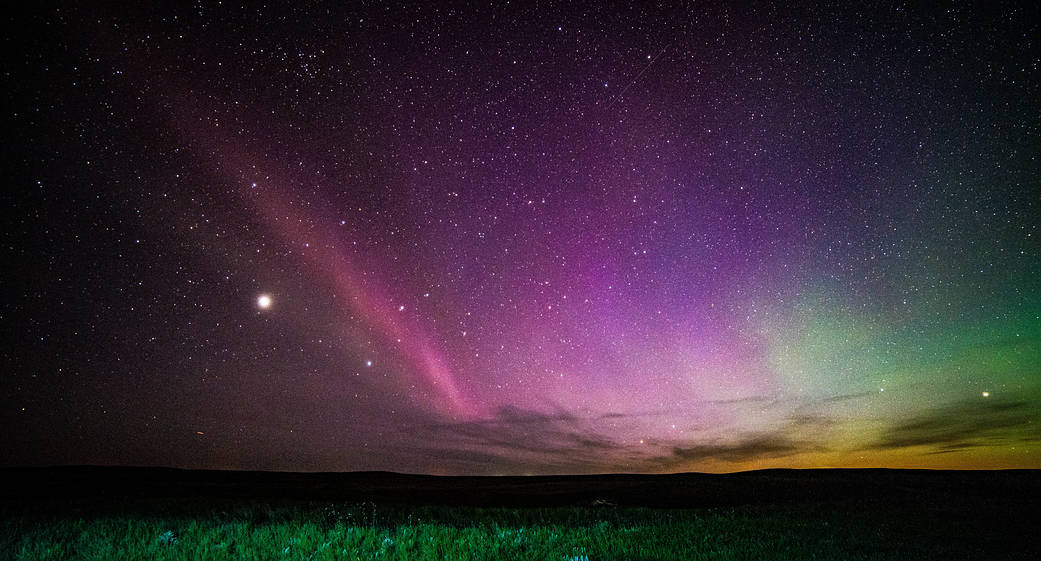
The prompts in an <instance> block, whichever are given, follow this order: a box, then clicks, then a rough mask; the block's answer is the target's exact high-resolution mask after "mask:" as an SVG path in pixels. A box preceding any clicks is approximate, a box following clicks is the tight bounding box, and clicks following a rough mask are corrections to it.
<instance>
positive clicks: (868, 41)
mask: <svg viewBox="0 0 1041 561" xmlns="http://www.w3.org/2000/svg"><path fill="white" fill-rule="evenodd" d="M1026 6H1027V5H1026V4H1023V5H1017V4H1006V5H1002V6H998V7H993V8H982V7H971V8H970V7H945V8H917V7H914V6H908V5H895V6H881V7H864V8H860V7H851V6H848V5H846V4H845V3H836V4H832V5H813V6H810V5H799V6H794V7H790V6H785V7H781V6H774V5H770V4H761V5H756V6H755V7H723V6H721V7H717V8H714V7H703V6H687V5H680V6H673V7H668V8H667V7H662V6H658V7H653V8H652V7H649V6H643V5H642V4H640V3H638V4H637V5H636V6H632V7H628V8H624V7H606V6H604V7H599V8H597V7H585V6H570V7H564V6H542V7H527V8H525V7H502V8H496V9H481V10H475V9H473V8H472V7H470V8H466V9H463V8H453V7H450V6H449V5H440V6H439V5H433V4H432V5H429V6H427V5H412V6H389V5H371V6H370V5H359V6H354V7H343V6H335V7H334V6H330V7H328V8H326V7H316V6H310V7H308V8H306V9H304V8H287V9H272V8H252V7H249V8H244V7H237V6H231V5H226V4H225V3H220V2H217V3H208V2H200V3H195V4H193V5H191V6H188V5H184V6H159V5H155V6H151V5H150V6H142V7H139V8H132V9H129V10H125V11H119V12H114V11H107V10H105V9H86V8H56V9H46V10H44V9H42V8H41V9H40V10H39V11H38V12H37V13H36V14H34V15H33V16H31V17H29V18H26V19H25V20H23V21H13V20H9V21H8V25H9V26H11V30H10V33H6V34H5V37H6V39H5V43H6V46H7V51H8V52H9V53H11V55H10V56H9V57H6V59H7V60H5V62H4V63H3V64H4V69H5V71H4V75H5V78H6V80H5V82H6V83H7V85H8V86H7V88H6V89H7V90H8V91H9V94H10V95H9V98H10V100H9V102H8V104H7V105H6V109H5V112H6V119H7V121H8V123H9V126H8V127H7V130H8V142H7V143H5V144H6V146H5V148H4V163H5V166H4V167H5V169H8V170H10V172H9V173H8V174H7V183H8V189H7V190H6V191H7V193H8V195H6V196H5V201H6V202H7V205H6V206H7V208H8V212H10V213H11V214H10V218H9V219H8V220H6V222H5V227H4V243H3V252H4V256H5V262H6V263H9V264H10V265H9V268H7V269H8V270H7V272H5V274H4V275H3V276H2V278H0V282H2V283H3V293H4V294H5V299H4V301H3V303H2V304H0V313H2V317H3V322H2V323H3V324H4V330H5V335H4V339H5V341H7V342H8V344H7V345H5V346H6V349H5V350H4V351H3V356H4V362H5V365H6V366H5V372H4V375H3V378H2V379H3V390H4V391H3V397H2V398H0V405H2V409H0V418H2V419H3V423H4V426H5V427H7V429H6V430H5V431H4V435H3V437H2V439H3V441H2V442H3V444H2V447H3V449H5V450H9V451H10V453H9V454H4V456H5V457H6V458H7V459H6V460H5V462H6V463H7V464H10V465H20V464H30V465H38V464H63V463H74V464H84V463H87V464H130V465H168V466H179V467H200V468H224V469H277V470H304V471H309V470H326V471H337V470H370V469H383V470H395V471H410V472H425V473H451V474H497V473H592V472H616V471H639V472H663V471H690V470H702V471H734V470H740V469H751V468H760V467H865V466H881V467H939V468H944V467H950V468H994V467H1035V468H1036V467H1039V466H1041V444H1039V442H1041V432H1039V426H1038V424H1037V419H1039V418H1041V408H1039V406H1038V403H1039V401H1038V398H1039V397H1041V351H1039V349H1041V283H1039V282H1038V279H1039V278H1041V244H1039V237H1041V229H1039V224H1041V208H1039V205H1041V199H1039V197H1038V192H1039V189H1038V187H1039V184H1041V173H1039V172H1041V162H1039V160H1038V157H1039V149H1041V143H1039V134H1041V119H1039V115H1041V103H1039V100H1041V80H1039V78H1041V76H1039V68H1038V65H1039V62H1041V48H1039V47H1038V43H1037V42H1038V32H1039V29H1038V24H1037V22H1039V21H1041V17H1039V14H1038V13H1036V12H1037V10H1036V8H1028V7H1026ZM16 27H17V28H16Z"/></svg>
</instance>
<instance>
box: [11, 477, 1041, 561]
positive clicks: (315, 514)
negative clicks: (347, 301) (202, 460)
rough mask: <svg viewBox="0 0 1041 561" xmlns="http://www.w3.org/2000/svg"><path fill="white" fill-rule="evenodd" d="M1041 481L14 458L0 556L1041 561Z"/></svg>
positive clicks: (38, 557)
mask: <svg viewBox="0 0 1041 561" xmlns="http://www.w3.org/2000/svg"><path fill="white" fill-rule="evenodd" d="M1039 490H1041V472H928V471H900V470H881V471H879V470H874V471H873V470H810V471H791V470H788V471H784V470H781V471H763V472H746V473H744V474H733V475H719V476H716V475H706V474H680V475H673V476H639V475H637V476H588V477H583V476H575V477H571V476H564V477H547V478H434V477H427V476H406V475H400V474H386V473H367V474H365V473H362V474H274V473H263V472H254V473H250V472H191V471H176V470H155V469H122V468H121V469H109V468H82V469H81V468H57V469H53V470H48V469H42V470H40V469H36V470H7V471H5V472H3V473H2V474H0V560H6V559H25V560H36V559H39V560H65V559H96V560H133V559H143V560H145V559H147V560H151V559H156V560H196V559H221V560H224V559H226V560H232V559H234V560H266V559H271V560H279V561H289V560H294V561H295V560H332V559H337V560H362V559H364V560H398V559H401V560H405V559H408V560H418V561H423V560H445V559H447V560H460V561H462V560H466V561H469V560H485V559H487V560H492V559H536V560H543V559H545V560H553V561H608V560H618V561H623V560H626V561H647V560H652V559H653V560H686V559H714V560H729V559H748V560H751V559H778V560H780V559H785V560H788V559H836V560H847V559H849V560H855V559H878V560H914V559H930V560H932V559H935V560H945V561H946V560H955V559H964V560H977V559H1030V560H1033V559H1038V558H1041V556H1039V554H1041V532H1038V527H1039V526H1038V524H1037V519H1038V514H1039V513H1038V511H1039V506H1041V492H1039ZM482 505H483V506H482ZM492 505H494V506H492ZM695 507H696V508H695Z"/></svg>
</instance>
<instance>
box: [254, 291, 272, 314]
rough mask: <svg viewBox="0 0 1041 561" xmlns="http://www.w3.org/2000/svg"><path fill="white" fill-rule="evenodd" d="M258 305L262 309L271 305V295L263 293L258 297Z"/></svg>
mask: <svg viewBox="0 0 1041 561" xmlns="http://www.w3.org/2000/svg"><path fill="white" fill-rule="evenodd" d="M257 307H258V308H260V309H261V310H266V309H268V308H270V307H271V297H270V296H268V295H267V294H261V295H260V296H259V297H257Z"/></svg>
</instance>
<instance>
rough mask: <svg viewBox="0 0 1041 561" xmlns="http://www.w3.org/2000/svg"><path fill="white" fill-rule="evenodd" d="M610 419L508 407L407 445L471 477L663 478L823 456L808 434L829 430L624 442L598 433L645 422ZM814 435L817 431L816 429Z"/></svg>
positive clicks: (791, 426)
mask: <svg viewBox="0 0 1041 561" xmlns="http://www.w3.org/2000/svg"><path fill="white" fill-rule="evenodd" d="M646 415H647V414H646V413H637V414H633V415H628V414H619V413H608V414H604V415H593V416H588V417H580V416H577V415H574V414H571V413H568V412H566V411H556V412H552V413H544V412H539V411H532V410H526V409H520V408H516V407H502V408H500V409H499V410H497V411H496V414H495V415H494V416H493V417H492V418H490V419H483V420H477V421H465V422H457V423H433V424H428V425H421V426H413V427H410V429H409V436H408V438H407V439H406V440H404V441H403V442H422V443H424V444H423V445H421V446H418V447H415V448H411V447H410V448H411V453H412V454H413V455H416V456H422V457H425V458H428V460H429V461H430V462H431V463H432V464H433V463H436V464H437V465H438V466H440V467H442V468H449V469H451V470H456V471H465V472H468V473H605V472H662V471H677V470H689V469H694V468H695V466H696V465H697V464H699V463H701V462H710V461H714V462H726V463H735V464H737V463H740V462H744V461H747V460H751V459H764V458H777V457H784V456H790V455H794V454H798V453H801V452H805V451H820V450H822V448H821V447H820V446H819V445H818V444H817V443H815V442H812V441H809V440H806V439H804V438H800V437H799V435H800V434H805V433H806V429H818V428H826V427H827V426H829V425H830V423H831V421H830V420H829V419H826V418H820V417H793V418H791V419H789V420H788V422H787V423H785V424H784V425H783V426H780V427H778V428H777V430H775V431H767V432H763V433H755V434H742V435H735V436H733V437H732V438H723V439H720V438H713V439H712V440H711V441H708V442H696V441H692V440H691V438H694V439H696V438H697V435H694V436H693V437H690V436H689V435H688V438H686V439H676V440H657V439H645V440H644V441H643V442H642V443H641V444H637V443H636V442H632V441H619V440H617V439H614V438H611V437H608V436H605V435H604V434H602V433H601V432H599V431H598V430H597V427H598V425H599V423H600V422H601V421H604V420H608V421H612V422H614V421H618V420H624V419H626V418H637V417H644V416H646ZM811 432H812V430H811Z"/></svg>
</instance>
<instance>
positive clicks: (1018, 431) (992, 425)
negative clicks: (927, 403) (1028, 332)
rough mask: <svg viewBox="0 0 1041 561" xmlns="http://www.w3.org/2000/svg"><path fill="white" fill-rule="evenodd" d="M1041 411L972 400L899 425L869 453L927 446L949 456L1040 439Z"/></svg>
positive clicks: (1021, 403)
mask: <svg viewBox="0 0 1041 561" xmlns="http://www.w3.org/2000/svg"><path fill="white" fill-rule="evenodd" d="M1038 419H1041V410H1039V408H1038V406H1037V404H1036V403H1034V402H1029V401H1008V402H999V401H989V400H987V401H982V402H981V401H980V400H973V401H967V402H962V403H958V404H955V405H952V406H949V407H944V408H941V409H936V410H933V411H930V412H928V413H926V414H924V415H921V416H919V417H916V418H914V419H910V420H907V421H903V422H899V423H896V424H894V425H892V426H890V427H889V428H887V429H886V430H885V432H883V433H882V436H881V438H880V439H879V440H878V441H877V442H875V443H873V444H871V445H869V446H868V447H867V449H869V450H893V449H900V448H912V447H917V446H925V447H930V448H932V451H931V453H934V454H946V453H951V452H959V451H962V450H967V449H970V448H979V447H985V446H998V445H1003V444H1008V443H1013V442H1030V441H1036V440H1038V439H1041V422H1039V421H1038Z"/></svg>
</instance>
